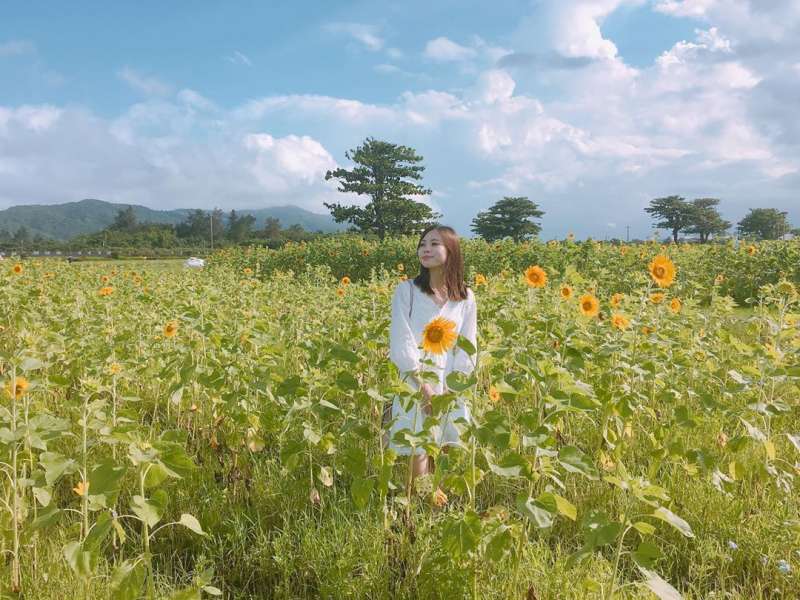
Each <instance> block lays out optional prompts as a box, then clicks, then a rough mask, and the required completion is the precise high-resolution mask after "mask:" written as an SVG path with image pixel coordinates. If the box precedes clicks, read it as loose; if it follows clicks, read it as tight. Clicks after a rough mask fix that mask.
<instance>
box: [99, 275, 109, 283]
mask: <svg viewBox="0 0 800 600" xmlns="http://www.w3.org/2000/svg"><path fill="white" fill-rule="evenodd" d="M109 279H110V278H109V276H108V275H103V276H102V277H100V283H108V281H109Z"/></svg>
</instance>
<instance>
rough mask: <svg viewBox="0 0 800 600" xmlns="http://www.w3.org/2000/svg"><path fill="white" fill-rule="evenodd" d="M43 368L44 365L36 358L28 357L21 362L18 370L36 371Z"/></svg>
mask: <svg viewBox="0 0 800 600" xmlns="http://www.w3.org/2000/svg"><path fill="white" fill-rule="evenodd" d="M43 366H44V363H43V362H42V361H40V360H39V359H38V358H31V357H28V358H26V359H25V360H23V361H22V364H20V366H19V368H20V369H22V370H23V371H25V372H26V373H27V372H28V371H36V370H37V369H41V368H42V367H43Z"/></svg>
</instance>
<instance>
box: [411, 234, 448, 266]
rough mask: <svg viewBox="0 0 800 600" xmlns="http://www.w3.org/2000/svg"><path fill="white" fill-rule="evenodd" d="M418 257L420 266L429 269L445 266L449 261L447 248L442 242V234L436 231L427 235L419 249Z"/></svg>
mask: <svg viewBox="0 0 800 600" xmlns="http://www.w3.org/2000/svg"><path fill="white" fill-rule="evenodd" d="M417 256H419V262H420V264H422V266H423V267H425V268H427V269H434V268H436V267H442V266H444V263H445V261H447V248H446V247H445V245H444V241H443V240H442V234H440V233H439V232H438V231H436V230H435V229H432V230H431V231H429V232H428V233H426V234H425V237H424V238H422V240H421V241H420V243H419V246H418V247H417Z"/></svg>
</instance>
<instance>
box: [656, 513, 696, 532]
mask: <svg viewBox="0 0 800 600" xmlns="http://www.w3.org/2000/svg"><path fill="white" fill-rule="evenodd" d="M653 516H654V517H656V518H658V519H661V520H662V521H666V522H667V523H669V524H670V525H672V526H673V527H674V528H675V529H677V530H678V531H680V532H681V533H682V534H683V535H685V536H686V537H688V538H693V537H694V533H692V528H691V527H689V524H688V523H687V522H686V521H684V520H683V519H681V518H680V517H679V516H678V515H676V514H675V513H673V512H672V511H671V510H669V509H668V508H664V507H663V506H662V507H660V508H658V509H656V511H655V512H654V513H653Z"/></svg>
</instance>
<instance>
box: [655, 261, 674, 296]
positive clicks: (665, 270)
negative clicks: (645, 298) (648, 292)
mask: <svg viewBox="0 0 800 600" xmlns="http://www.w3.org/2000/svg"><path fill="white" fill-rule="evenodd" d="M650 277H652V278H653V281H655V282H656V284H658V287H662V288H665V287H669V286H671V285H672V284H673V282H674V281H675V265H674V263H673V262H672V261H671V260H670V259H669V257H667V256H664V255H663V254H659V255H658V256H656V257H655V258H654V259H653V261H652V262H651V263H650Z"/></svg>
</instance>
